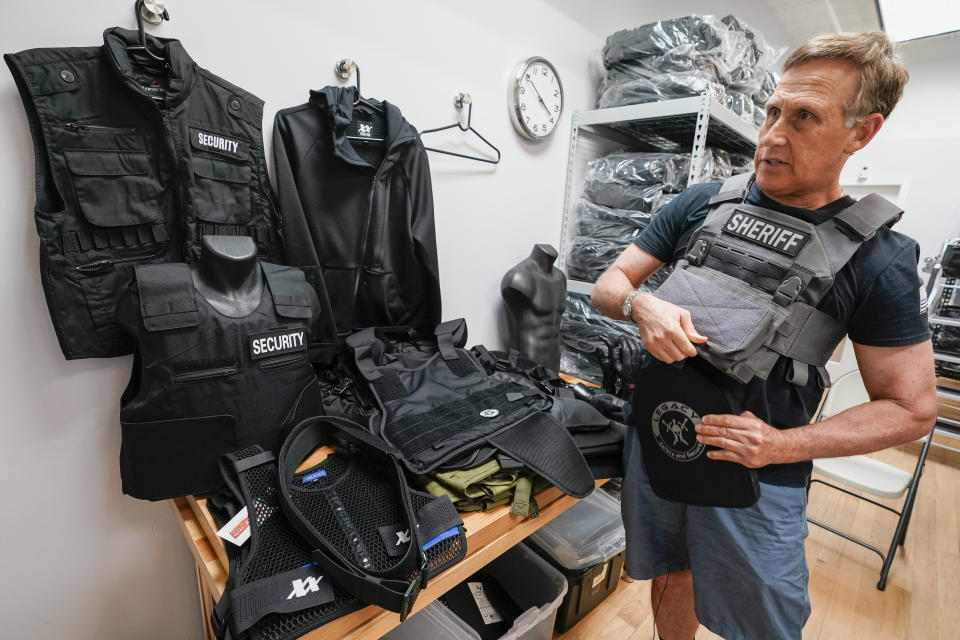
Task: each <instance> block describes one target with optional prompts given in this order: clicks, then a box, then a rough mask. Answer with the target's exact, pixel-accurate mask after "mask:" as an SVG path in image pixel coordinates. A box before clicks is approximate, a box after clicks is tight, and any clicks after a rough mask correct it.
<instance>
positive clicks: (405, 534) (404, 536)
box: [394, 529, 410, 547]
mask: <svg viewBox="0 0 960 640" xmlns="http://www.w3.org/2000/svg"><path fill="white" fill-rule="evenodd" d="M405 542H410V529H407V530H406V531H397V544H395V545H394V546H395V547H399V546H400V545H401V544H403V543H405Z"/></svg>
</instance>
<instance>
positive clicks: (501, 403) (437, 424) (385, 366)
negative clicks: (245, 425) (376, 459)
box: [347, 319, 594, 498]
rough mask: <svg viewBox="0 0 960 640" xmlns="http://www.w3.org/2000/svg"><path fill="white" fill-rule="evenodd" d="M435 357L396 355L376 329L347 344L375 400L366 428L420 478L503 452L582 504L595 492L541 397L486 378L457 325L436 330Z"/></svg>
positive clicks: (507, 380)
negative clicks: (376, 412) (480, 452)
mask: <svg viewBox="0 0 960 640" xmlns="http://www.w3.org/2000/svg"><path fill="white" fill-rule="evenodd" d="M435 337H436V347H437V352H436V353H433V354H432V355H429V354H415V353H410V354H403V353H393V352H392V349H391V348H390V347H389V345H388V342H389V341H387V340H386V339H385V338H384V337H383V336H382V335H378V333H377V332H376V331H375V330H374V329H365V330H363V331H360V332H357V333H355V334H353V335H351V336H350V337H349V338H347V346H348V347H350V348H351V349H352V351H353V353H352V357H353V360H354V364H355V367H356V370H357V371H358V373H359V374H360V375H361V376H363V378H365V380H366V382H367V383H368V384H369V385H370V389H371V391H372V393H373V395H374V397H375V398H376V402H377V404H378V406H379V415H376V416H374V417H373V419H372V420H371V425H370V430H371V431H372V432H373V433H374V434H375V435H377V436H379V437H380V438H382V439H383V440H384V441H385V442H386V443H387V444H388V445H389V446H390V447H392V448H393V449H395V450H396V451H397V452H398V453H399V455H400V457H401V458H402V460H403V462H404V464H405V465H406V467H407V468H408V469H410V471H412V472H413V473H418V474H423V473H427V472H428V471H432V470H434V469H437V468H439V467H440V466H441V465H443V464H444V463H448V462H450V461H451V460H454V459H457V458H464V457H467V458H469V459H470V464H480V463H482V462H485V461H486V459H477V458H476V456H470V454H471V453H472V452H476V451H478V450H484V451H489V452H492V453H493V454H496V453H497V452H500V453H502V454H504V455H506V456H508V457H510V458H512V459H513V460H515V461H518V462H520V463H521V464H523V465H524V466H526V467H527V468H528V469H530V470H531V471H534V472H536V473H537V474H539V475H541V476H543V477H544V478H545V479H547V480H549V481H550V482H551V483H553V484H554V485H556V486H557V487H559V488H560V489H562V490H563V491H564V492H565V493H568V494H570V495H572V496H575V497H578V498H582V497H584V496H586V495H587V494H588V493H590V492H591V491H592V490H593V488H594V482H593V476H592V475H591V473H590V469H589V468H588V467H587V464H586V462H585V461H584V459H583V456H582V455H581V453H580V451H579V450H578V449H577V447H576V445H575V444H574V442H573V441H572V440H571V439H570V434H569V433H567V431H566V429H564V428H563V427H562V426H561V425H560V424H558V423H557V422H556V420H554V419H553V418H552V417H551V416H550V415H549V410H550V405H551V402H550V400H549V398H547V397H546V396H545V394H543V393H541V392H540V391H539V390H537V389H536V388H534V387H532V386H528V385H524V384H521V383H520V382H518V381H517V380H515V379H513V378H511V377H510V376H508V375H506V374H503V373H500V372H495V373H492V374H488V373H487V372H486V371H485V370H484V368H483V366H482V365H481V364H480V363H479V362H478V361H477V360H476V358H475V357H474V356H473V355H472V354H471V353H470V352H468V351H467V350H465V349H464V348H463V345H464V344H465V342H466V339H467V331H466V323H465V322H464V321H463V320H462V319H458V320H450V321H448V322H444V323H442V324H440V325H437V328H436V330H435Z"/></svg>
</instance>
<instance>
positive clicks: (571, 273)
mask: <svg viewBox="0 0 960 640" xmlns="http://www.w3.org/2000/svg"><path fill="white" fill-rule="evenodd" d="M629 245H630V240H598V239H595V238H589V237H587V236H575V237H574V238H573V239H572V240H571V241H570V253H569V255H568V256H567V276H568V277H570V278H573V279H574V280H587V281H590V282H593V281H594V280H596V279H597V278H599V277H600V274H602V273H603V272H604V271H606V270H607V267H609V266H610V265H611V264H613V261H614V260H616V259H617V256H619V255H620V254H621V253H623V250H624V249H626V248H627V247H628V246H629Z"/></svg>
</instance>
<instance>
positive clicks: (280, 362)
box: [260, 353, 306, 369]
mask: <svg viewBox="0 0 960 640" xmlns="http://www.w3.org/2000/svg"><path fill="white" fill-rule="evenodd" d="M305 359H306V358H305V354H304V353H295V354H293V355H289V356H282V357H280V358H276V359H274V360H265V361H264V362H261V363H260V368H261V369H273V368H276V367H283V366H286V365H288V364H293V363H294V362H303V361H304V360H305Z"/></svg>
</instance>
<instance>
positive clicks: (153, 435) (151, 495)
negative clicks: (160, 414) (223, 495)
mask: <svg viewBox="0 0 960 640" xmlns="http://www.w3.org/2000/svg"><path fill="white" fill-rule="evenodd" d="M236 449H237V425H236V420H234V418H233V416H228V415H222V416H205V417H198V418H175V419H172V420H156V421H150V422H130V421H122V422H121V444H120V477H121V480H122V482H123V492H124V493H125V494H127V495H131V496H133V497H135V498H142V499H146V500H163V499H166V498H174V497H178V496H185V495H190V494H193V493H206V492H209V491H214V490H216V489H218V488H220V487H221V486H223V478H222V477H221V476H220V469H219V467H218V462H219V460H220V456H222V455H223V454H225V453H230V452H231V451H235V450H236Z"/></svg>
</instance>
